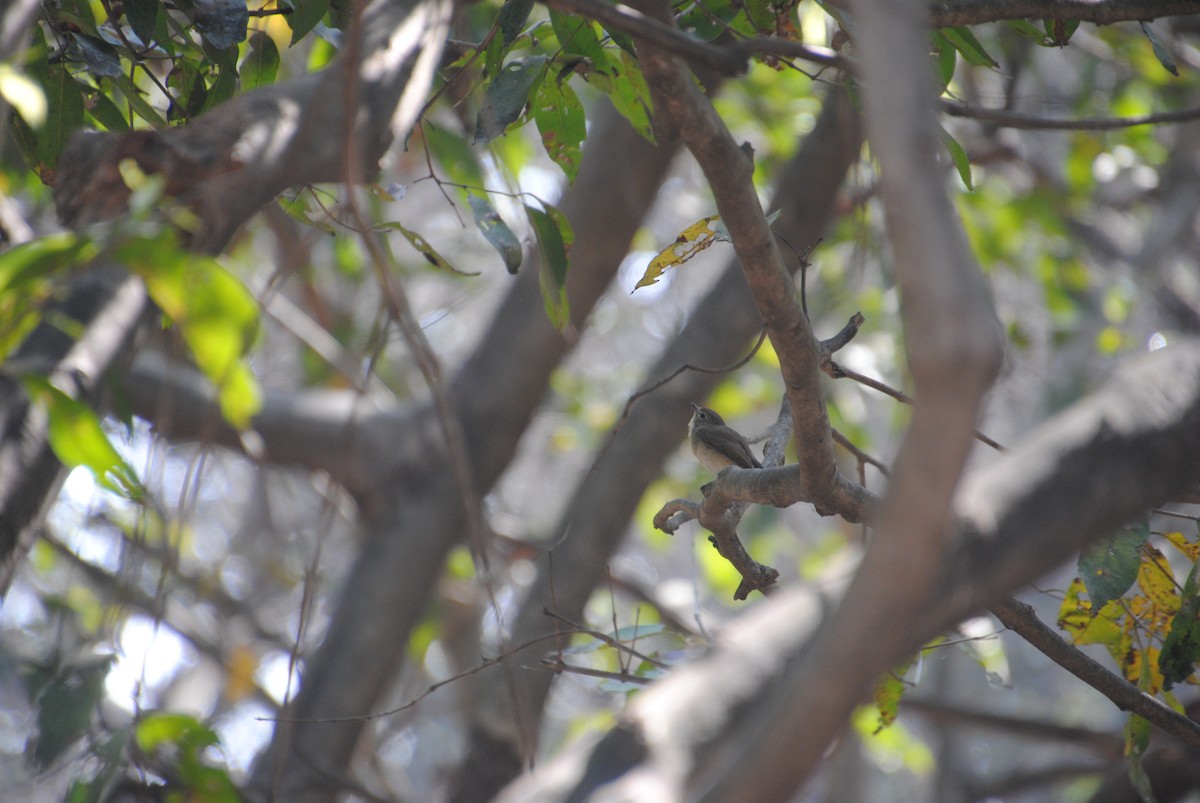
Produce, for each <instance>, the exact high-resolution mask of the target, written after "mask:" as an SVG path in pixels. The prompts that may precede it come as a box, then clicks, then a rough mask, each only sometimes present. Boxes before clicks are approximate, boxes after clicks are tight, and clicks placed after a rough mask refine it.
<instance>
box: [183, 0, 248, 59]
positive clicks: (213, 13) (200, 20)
mask: <svg viewBox="0 0 1200 803" xmlns="http://www.w3.org/2000/svg"><path fill="white" fill-rule="evenodd" d="M195 21H196V30H197V31H199V32H200V37H201V38H202V39H203V40H204V41H205V42H206V43H207V44H210V45H212V46H213V47H214V48H216V49H217V50H229V49H230V48H232V47H236V46H237V44H238V42H244V41H246V28H247V25H249V23H250V12H249V11H248V10H247V8H246V0H209V2H207V3H205V4H204V5H203V6H201V5H200V4H197V5H196V17H195Z"/></svg>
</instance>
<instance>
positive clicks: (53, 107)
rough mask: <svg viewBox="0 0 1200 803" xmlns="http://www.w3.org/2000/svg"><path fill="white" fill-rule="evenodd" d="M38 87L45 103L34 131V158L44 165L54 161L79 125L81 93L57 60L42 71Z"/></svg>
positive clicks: (50, 165) (81, 124) (80, 123)
mask: <svg viewBox="0 0 1200 803" xmlns="http://www.w3.org/2000/svg"><path fill="white" fill-rule="evenodd" d="M41 77H42V79H43V82H42V89H43V90H44V91H45V93H46V100H47V102H48V103H49V108H48V109H47V115H46V124H45V125H44V126H42V127H41V128H40V129H38V132H37V135H36V136H37V158H38V161H39V162H40V163H42V164H44V165H46V166H47V167H51V168H53V167H55V166H56V165H57V164H58V154H59V153H60V152H61V151H62V149H63V146H64V145H66V144H67V139H68V138H69V137H70V136H71V134H73V133H74V132H75V131H76V129H79V128H82V127H83V93H82V92H81V87H80V85H79V83H78V82H76V81H75V79H74V78H72V77H71V76H70V75H69V74H68V73H67V70H66V68H65V67H63V65H61V64H53V65H50V66H49V67H48V68H47V69H46V71H45V72H44V73H43V74H42V76H41Z"/></svg>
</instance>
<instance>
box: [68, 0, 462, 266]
mask: <svg viewBox="0 0 1200 803" xmlns="http://www.w3.org/2000/svg"><path fill="white" fill-rule="evenodd" d="M451 6H452V4H451V3H450V2H449V0H376V2H373V3H371V4H370V5H369V6H368V7H367V10H366V12H365V13H364V16H363V20H362V23H361V25H362V29H363V33H362V42H361V46H360V47H358V48H348V49H346V50H344V52H343V54H342V55H341V56H339V58H338V59H336V60H335V61H334V62H333V63H332V64H331V65H330V66H329V67H328V68H326V69H325V70H323V71H322V72H320V73H315V74H312V75H308V76H305V77H303V78H300V79H297V80H294V81H290V82H287V83H284V84H276V85H274V86H269V87H263V88H260V89H257V90H255V91H253V92H248V93H246V94H244V95H240V96H238V97H237V98H235V99H233V100H230V101H229V102H227V103H225V104H223V105H221V106H218V107H217V108H215V109H213V110H212V111H211V112H209V113H208V114H206V115H204V117H203V118H201V119H200V120H197V121H194V122H193V123H192V124H190V125H187V126H184V127H182V128H174V129H169V130H166V131H150V130H140V131H130V132H125V133H103V134H99V133H95V132H91V133H80V134H77V135H76V136H75V137H73V138H72V140H71V142H70V143H69V144H68V146H67V147H66V148H65V149H64V150H63V153H62V155H61V156H60V159H59V173H58V177H57V180H56V183H55V187H54V199H55V203H56V204H57V206H58V210H59V215H60V217H61V218H62V219H63V222H64V223H66V224H67V225H69V226H72V227H74V228H79V227H82V226H84V225H87V224H88V223H91V222H95V221H98V220H108V219H111V218H114V217H116V216H118V215H120V214H122V213H123V212H124V211H125V209H126V207H127V202H128V198H129V188H128V187H127V186H125V182H124V181H123V180H122V178H121V175H120V172H119V170H118V165H119V164H120V162H121V160H122V159H126V158H129V159H134V160H136V161H137V163H138V165H139V167H140V168H141V169H142V170H143V171H144V172H147V173H152V174H160V175H163V176H164V177H165V179H166V191H167V193H168V194H169V195H172V196H175V197H177V198H179V199H180V200H181V201H182V202H183V203H186V204H188V205H189V206H190V207H192V209H193V210H194V211H195V212H196V213H197V215H198V217H199V219H200V227H199V230H198V231H197V232H196V233H195V234H194V237H193V239H192V242H191V244H192V247H193V248H195V249H196V250H198V251H205V252H210V253H217V252H219V251H220V250H221V249H222V248H224V246H225V244H226V243H227V242H228V241H229V238H230V237H232V236H233V233H234V232H235V231H236V230H237V228H238V227H239V226H241V225H242V224H243V223H245V222H246V221H247V220H249V219H250V218H251V217H252V216H253V215H254V213H255V212H257V211H258V210H259V208H261V207H262V206H263V204H266V203H268V202H270V201H271V200H272V199H273V198H274V197H275V196H276V195H277V194H279V193H280V192H282V191H283V190H284V189H286V188H288V187H294V186H301V185H304V184H318V183H321V182H332V181H342V180H350V179H356V180H362V179H364V178H369V177H371V176H373V175H374V174H375V173H376V172H377V171H378V162H379V159H380V158H381V157H382V156H383V155H384V153H385V152H386V150H387V148H388V147H389V146H390V145H391V143H392V141H393V140H394V138H395V137H396V136H398V135H400V136H403V135H405V134H407V132H408V131H409V129H411V127H412V125H413V123H414V122H415V121H416V115H417V113H418V112H419V111H420V108H421V103H422V102H423V101H424V98H425V96H426V93H427V91H428V88H429V85H430V82H431V80H432V77H433V70H434V67H435V66H436V64H437V62H438V59H439V57H440V54H441V50H442V46H443V44H444V42H445V39H446V33H447V30H448V26H449V18H450V12H451ZM355 56H357V58H355ZM352 90H353V91H352ZM352 100H356V101H357V103H356V104H355V106H354V108H350V107H349V104H350V102H351V101H352Z"/></svg>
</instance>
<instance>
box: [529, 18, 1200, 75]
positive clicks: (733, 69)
mask: <svg viewBox="0 0 1200 803" xmlns="http://www.w3.org/2000/svg"><path fill="white" fill-rule="evenodd" d="M544 2H545V4H546V5H547V6H549V7H550V8H554V9H558V10H559V11H564V12H566V13H569V14H579V15H580V16H584V17H589V18H591V19H594V20H596V21H597V22H600V23H602V24H603V25H604V26H605V27H607V28H610V29H612V30H615V31H621V32H622V33H627V34H629V35H630V36H634V37H637V38H638V39H641V40H642V41H644V42H648V43H651V44H653V45H654V46H655V47H658V48H661V49H662V50H664V51H666V52H668V53H671V54H672V55H674V56H678V57H679V58H682V59H684V60H686V61H687V62H688V63H690V64H692V65H694V66H697V67H706V68H708V69H710V70H714V71H716V72H718V73H720V74H722V75H740V74H742V73H744V72H745V71H746V69H747V68H748V66H749V61H750V59H752V58H754V57H756V56H759V57H773V58H783V59H800V60H802V61H807V62H810V63H812V64H817V65H820V66H822V67H832V68H836V69H840V70H845V71H847V72H851V73H857V72H858V66H857V64H856V63H855V62H854V61H853V60H852V59H848V58H846V57H845V56H843V55H841V54H840V53H837V52H835V51H833V50H830V49H828V48H824V47H816V46H813V45H807V44H804V43H803V42H797V41H793V40H788V39H779V38H776V37H762V36H754V37H749V38H746V39H739V40H737V41H735V42H733V43H731V44H726V45H717V44H713V43H711V42H703V41H701V40H699V39H694V38H693V37H691V36H689V35H688V34H686V33H684V32H683V31H680V30H678V29H677V28H674V27H673V26H671V25H669V24H667V22H666V21H665V20H660V19H655V18H654V17H653V16H652V15H649V14H646V13H644V11H643V10H638V9H635V8H630V7H629V6H628V5H622V4H616V5H613V4H611V3H606V2H603V0H544ZM835 5H839V6H845V5H848V4H847V3H844V2H839V3H836V4H835ZM1198 12H1200V0H1177V1H1176V2H1162V3H1159V2H1156V1H1155V0H1137V1H1136V2H1135V1H1132V0H1113V1H1108V0H1056V1H1055V2H1049V3H1041V2H1037V0H959V2H944V3H934V4H933V5H932V6H931V7H930V9H929V18H928V20H929V25H931V26H932V27H936V28H943V27H948V26H955V25H978V24H981V23H985V22H998V21H1001V20H1023V19H1029V20H1044V19H1060V20H1081V21H1083V22H1092V23H1096V24H1101V25H1104V24H1112V23H1115V22H1138V21H1142V20H1146V21H1149V20H1153V19H1157V18H1159V17H1170V16H1178V15H1182V14H1195V13H1198Z"/></svg>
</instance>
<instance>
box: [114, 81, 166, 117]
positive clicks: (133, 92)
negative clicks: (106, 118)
mask: <svg viewBox="0 0 1200 803" xmlns="http://www.w3.org/2000/svg"><path fill="white" fill-rule="evenodd" d="M112 81H113V86H114V87H115V88H116V90H117V91H118V92H120V93H121V97H123V98H125V102H126V103H128V104H129V108H130V109H132V110H133V113H134V114H136V115H137V116H138V117H141V118H142V119H143V120H145V121H146V122H147V123H149V124H150V125H152V126H154V127H155V128H165V127H166V125H167V121H166V120H164V119H163V118H162V115H160V114H159V113H158V111H157V110H156V109H155V108H154V107H153V106H151V105H150V104H149V103H147V102H146V99H145V98H143V97H142V91H141V90H140V89H138V88H137V85H135V84H134V83H133V81H131V80H130V79H129V76H128V75H119V76H117V77H116V78H113V79H112Z"/></svg>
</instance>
